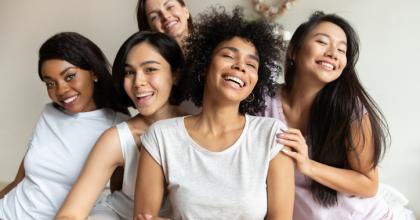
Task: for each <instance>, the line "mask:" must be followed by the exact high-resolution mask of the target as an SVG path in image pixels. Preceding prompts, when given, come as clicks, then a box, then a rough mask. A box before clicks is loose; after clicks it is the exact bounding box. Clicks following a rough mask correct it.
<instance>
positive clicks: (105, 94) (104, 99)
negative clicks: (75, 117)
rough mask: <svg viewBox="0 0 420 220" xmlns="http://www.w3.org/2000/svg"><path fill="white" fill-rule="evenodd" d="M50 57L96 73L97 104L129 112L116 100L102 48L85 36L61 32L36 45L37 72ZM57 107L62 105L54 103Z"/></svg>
mask: <svg viewBox="0 0 420 220" xmlns="http://www.w3.org/2000/svg"><path fill="white" fill-rule="evenodd" d="M51 59H60V60H64V61H67V62H69V63H71V64H73V65H75V66H77V67H79V68H81V69H84V70H88V71H92V72H94V73H95V75H96V76H97V77H98V81H97V82H95V84H94V88H93V100H94V102H95V104H96V106H97V107H98V108H110V109H113V110H114V111H118V112H122V113H124V114H128V110H127V105H124V104H123V103H122V102H120V101H119V100H118V95H117V90H116V88H115V87H114V85H113V82H112V77H111V72H110V69H111V67H110V64H109V62H108V60H107V59H106V57H105V55H104V53H103V52H102V51H101V49H100V48H99V47H98V46H97V45H96V44H95V43H93V42H92V41H91V40H89V39H88V38H86V37H84V36H82V35H81V34H79V33H76V32H61V33H58V34H55V35H54V36H52V37H50V38H49V39H48V40H47V41H45V42H44V43H43V44H42V46H41V48H40V49H39V59H38V75H39V78H40V79H41V80H43V79H42V74H41V68H42V64H43V63H44V62H45V61H47V60H51ZM54 106H55V107H56V108H61V107H60V106H59V105H57V104H54Z"/></svg>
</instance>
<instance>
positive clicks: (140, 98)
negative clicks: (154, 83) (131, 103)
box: [136, 91, 155, 105]
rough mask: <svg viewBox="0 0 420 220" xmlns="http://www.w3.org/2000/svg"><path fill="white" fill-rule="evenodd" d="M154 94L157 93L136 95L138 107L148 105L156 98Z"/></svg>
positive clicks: (150, 92)
mask: <svg viewBox="0 0 420 220" xmlns="http://www.w3.org/2000/svg"><path fill="white" fill-rule="evenodd" d="M154 94H155V93H154V92H152V91H149V92H141V93H136V99H137V104H138V105H145V104H147V103H148V101H149V100H150V99H151V98H152V97H153V96H154Z"/></svg>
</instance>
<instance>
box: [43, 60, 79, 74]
mask: <svg viewBox="0 0 420 220" xmlns="http://www.w3.org/2000/svg"><path fill="white" fill-rule="evenodd" d="M69 67H75V66H74V65H73V64H71V63H69V62H67V61H65V60H60V59H51V60H46V61H44V62H43V63H42V65H41V75H42V76H46V75H52V74H58V73H60V72H61V71H63V70H65V69H66V68H69Z"/></svg>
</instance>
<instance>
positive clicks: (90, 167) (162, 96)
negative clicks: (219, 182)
mask: <svg viewBox="0 0 420 220" xmlns="http://www.w3.org/2000/svg"><path fill="white" fill-rule="evenodd" d="M173 81H174V78H173V74H172V72H171V68H170V65H169V64H168V62H167V61H166V60H165V59H164V58H163V57H162V56H161V55H160V54H159V53H158V52H157V50H156V49H154V48H153V47H152V46H150V45H149V44H148V43H145V42H143V43H140V44H138V45H136V46H134V47H133V48H132V49H131V50H130V52H129V53H128V56H127V59H126V69H125V79H124V89H125V91H126V93H127V95H128V96H129V97H130V98H131V99H132V101H133V103H134V104H135V106H136V108H137V110H138V111H139V114H137V115H136V116H135V117H133V118H131V119H130V120H128V121H127V124H128V127H129V128H130V130H131V133H132V134H133V137H134V140H135V142H136V144H137V146H140V135H142V134H144V133H145V131H147V129H148V128H149V126H150V125H151V124H152V123H153V122H155V121H156V120H160V119H165V118H171V117H176V116H178V114H179V113H178V112H177V111H176V108H175V107H174V106H171V105H169V103H168V98H169V94H170V90H171V88H172V84H173ZM145 94H146V95H145ZM139 97H143V98H139ZM118 166H124V158H123V155H122V151H121V145H120V140H119V136H118V132H117V129H116V128H115V127H112V128H110V129H108V130H107V131H105V132H104V134H102V136H101V137H100V138H99V140H98V141H97V143H96V144H95V146H94V147H93V150H92V152H91V153H90V155H89V158H88V160H87V162H86V164H85V166H84V168H83V170H82V172H81V174H80V176H79V179H78V180H77V182H76V183H75V185H74V186H73V188H72V190H71V191H70V193H69V195H68V196H67V198H66V200H65V202H64V203H63V205H62V207H61V209H60V210H59V212H58V213H57V216H56V219H86V218H87V217H88V215H89V213H90V210H91V209H92V207H93V205H94V204H95V201H96V199H97V198H98V196H99V195H100V193H101V192H102V189H103V188H104V186H105V184H106V183H107V181H108V180H109V178H110V177H111V175H112V172H113V171H114V170H115V169H116V167H118Z"/></svg>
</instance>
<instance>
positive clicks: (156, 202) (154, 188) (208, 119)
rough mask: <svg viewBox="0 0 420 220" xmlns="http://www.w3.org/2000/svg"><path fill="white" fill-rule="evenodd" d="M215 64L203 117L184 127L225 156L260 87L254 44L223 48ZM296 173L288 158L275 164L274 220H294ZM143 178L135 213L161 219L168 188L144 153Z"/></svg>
mask: <svg viewBox="0 0 420 220" xmlns="http://www.w3.org/2000/svg"><path fill="white" fill-rule="evenodd" d="M211 59H212V61H211V63H210V66H209V68H208V72H207V78H206V85H205V88H204V96H203V108H202V112H201V113H199V114H198V115H195V116H190V117H187V118H185V119H184V120H185V121H184V122H185V127H186V130H187V131H188V134H189V135H190V136H191V137H192V139H194V141H195V142H196V143H198V144H199V145H200V146H202V147H204V148H206V149H207V150H209V151H213V152H219V151H223V150H225V149H227V148H228V147H229V146H231V145H232V144H233V143H234V142H235V141H236V140H237V139H238V137H239V136H240V135H241V133H242V131H243V129H244V126H245V116H244V115H242V114H240V113H239V105H240V102H241V101H243V100H244V99H246V98H247V97H248V96H249V95H250V94H251V92H252V90H253V89H254V87H255V84H256V83H257V81H258V68H259V58H258V54H257V52H256V48H255V47H254V45H253V44H252V43H250V42H249V41H247V40H246V39H243V38H239V37H234V38H232V39H230V40H227V41H224V42H221V43H220V44H219V45H218V46H217V47H216V48H215V50H214V52H213V55H212V58H211ZM293 172H294V171H293V161H292V160H291V159H290V158H289V157H287V156H285V155H284V154H278V155H277V156H275V157H274V158H273V159H272V160H271V162H270V165H269V170H268V177H267V192H268V212H267V218H268V219H291V218H292V210H293V198H294V178H293V175H294V174H293ZM137 177H138V179H137V183H136V197H135V199H136V200H135V213H137V214H140V215H138V216H137V217H138V219H153V217H151V216H157V214H158V211H159V208H160V205H161V202H162V197H163V194H164V189H165V185H166V183H165V178H164V174H163V171H162V168H161V167H160V166H159V164H158V163H157V162H156V161H155V160H154V159H153V158H152V157H151V156H150V154H149V153H148V152H147V151H145V150H144V149H142V153H141V156H140V161H139V169H138V176H137ZM145 214H147V217H148V218H146V215H145ZM141 215H142V216H141ZM141 217H142V218H141Z"/></svg>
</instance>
